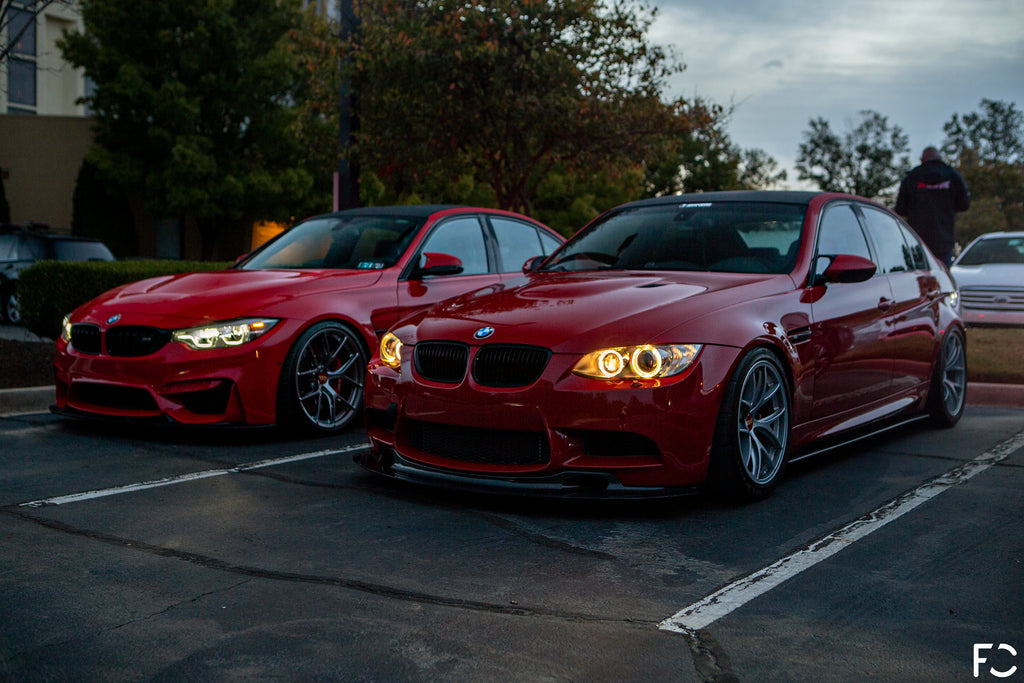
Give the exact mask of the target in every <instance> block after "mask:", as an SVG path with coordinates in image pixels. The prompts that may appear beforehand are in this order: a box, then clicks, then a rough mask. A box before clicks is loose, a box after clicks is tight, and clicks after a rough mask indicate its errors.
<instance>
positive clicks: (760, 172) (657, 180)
mask: <svg viewBox="0 0 1024 683" xmlns="http://www.w3.org/2000/svg"><path fill="white" fill-rule="evenodd" d="M691 109H692V111H694V112H700V113H701V116H700V120H701V121H703V122H704V125H700V126H694V127H693V128H692V129H690V130H689V131H687V132H685V133H683V134H681V135H677V136H675V137H673V138H671V139H669V140H666V142H665V144H664V145H663V146H662V147H661V149H660V150H658V151H657V152H656V153H655V154H654V155H653V157H652V158H651V159H650V160H649V161H648V164H647V167H646V184H647V192H648V194H650V195H667V194H678V193H681V192H712V191H715V190H754V189H768V188H771V187H774V186H775V185H777V184H778V183H780V182H782V181H784V180H785V179H786V172H785V171H784V170H783V171H780V170H778V162H776V161H775V159H773V158H772V157H771V156H769V155H768V153H767V152H765V151H764V150H761V149H749V150H742V149H740V147H739V146H738V145H736V144H734V143H733V142H732V140H730V138H729V134H728V132H727V131H726V127H727V124H728V121H729V119H730V117H731V116H732V109H731V108H728V109H727V108H724V107H722V106H720V105H716V104H712V103H709V102H705V101H702V100H697V101H695V102H694V103H692V105H691Z"/></svg>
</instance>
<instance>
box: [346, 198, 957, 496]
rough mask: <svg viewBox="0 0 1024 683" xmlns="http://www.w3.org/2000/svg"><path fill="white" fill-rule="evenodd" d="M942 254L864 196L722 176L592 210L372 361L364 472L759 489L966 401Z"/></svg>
mask: <svg viewBox="0 0 1024 683" xmlns="http://www.w3.org/2000/svg"><path fill="white" fill-rule="evenodd" d="M965 344H966V343H965V336H964V329H963V324H962V321H961V318H960V311H959V303H958V300H957V290H956V287H955V286H954V284H953V282H952V280H951V279H950V276H949V274H948V273H947V271H946V269H945V268H944V267H943V266H942V265H941V264H940V263H939V262H938V261H937V260H936V259H935V258H934V256H933V255H932V254H931V253H929V251H928V249H927V248H926V247H925V246H924V244H923V243H922V242H921V241H920V239H919V238H918V237H917V235H915V234H914V232H913V231H912V230H911V229H910V228H909V227H908V226H907V225H906V224H905V223H904V222H903V221H902V220H901V219H900V218H899V217H898V216H896V215H895V214H893V213H892V212H890V211H888V210H887V209H885V208H884V207H882V206H879V205H877V204H875V203H873V202H870V201H868V200H866V199H862V198H859V197H854V196H850V195H842V194H826V193H812V192H725V193H707V194H698V195H686V196H674V197H662V198H658V199H652V200H646V201H641V202H636V203H632V204H627V205H624V206H621V207H619V208H617V209H613V210H612V211H609V212H607V213H606V214H604V215H602V216H600V217H598V218H597V219H596V220H594V221H593V222H592V223H591V224H589V225H588V226H587V227H585V228H584V229H583V230H581V231H580V232H579V233H577V234H576V235H575V236H574V237H573V238H572V239H570V240H569V241H568V242H567V243H566V244H565V245H564V246H562V247H561V248H560V249H559V250H558V251H556V252H555V253H554V254H552V255H550V256H548V257H547V258H546V259H545V260H544V261H543V262H542V263H540V264H539V265H538V266H537V267H535V268H534V269H533V270H532V271H530V272H528V273H527V274H526V275H525V276H524V277H522V278H519V279H517V280H512V281H507V282H502V283H499V284H496V285H494V286H492V287H489V288H487V289H484V290H477V291H475V292H473V293H470V294H466V295H463V296H461V297H457V298H455V299H452V300H450V301H447V302H445V303H443V304H442V305H440V306H438V307H436V308H434V309H433V310H431V311H429V312H426V311H425V312H422V313H418V314H416V315H413V316H412V317H410V318H408V319H405V320H404V321H402V322H401V323H399V324H398V325H397V326H396V327H394V328H393V329H392V330H391V331H390V332H389V333H388V334H387V335H385V336H384V337H383V338H382V340H381V344H380V346H379V349H378V351H377V353H376V355H375V356H374V358H373V359H372V361H371V362H370V367H369V376H368V381H367V392H366V423H367V431H368V435H369V437H370V441H371V444H372V450H371V451H369V452H367V453H366V454H364V455H361V456H359V461H360V463H361V464H362V465H363V466H365V467H367V468H368V469H370V470H373V471H376V472H379V473H381V474H384V475H387V476H390V477H393V478H396V479H402V480H408V481H414V482H421V483H428V484H435V485H440V486H447V487H453V488H464V489H482V490H489V491H504V492H518V493H529V494H538V495H567V496H587V497H600V496H613V495H617V496H624V497H638V496H663V495H674V494H679V493H682V492H686V491H690V490H693V489H694V488H695V487H707V488H708V489H711V490H715V491H721V492H726V493H728V494H729V495H732V496H735V497H738V498H748V499H750V498H755V499H756V498H760V497H764V496H766V495H768V494H769V493H770V492H771V491H772V490H773V489H774V488H775V487H776V485H777V484H778V482H779V479H780V478H781V477H782V475H783V471H784V469H785V467H786V464H787V462H789V461H792V460H793V459H796V458H801V457H805V456H807V455H810V454H812V453H814V452H816V451H820V450H822V449H826V448H830V447H833V446H835V445H837V444H838V443H842V442H844V441H848V440H850V439H853V438H858V437H862V436H864V435H865V434H868V433H873V432H874V431H877V430H880V429H885V428H891V427H893V426H894V425H898V424H902V423H904V422H905V421H907V420H916V419H918V418H920V417H930V418H931V419H932V420H934V421H935V422H936V423H938V424H940V425H944V426H952V425H954V424H955V423H956V422H957V421H958V419H959V418H960V416H961V414H962V413H963V409H964V399H965V394H966V378H967V368H966V355H965V351H966V346H965Z"/></svg>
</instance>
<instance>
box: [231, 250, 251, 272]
mask: <svg viewBox="0 0 1024 683" xmlns="http://www.w3.org/2000/svg"><path fill="white" fill-rule="evenodd" d="M247 258H249V254H248V253H245V254H242V255H241V256H239V257H238V258H236V259H235V262H234V263H232V264H231V267H232V268H234V267H235V266H237V265H238V264H239V263H241V262H242V261H244V260H245V259H247Z"/></svg>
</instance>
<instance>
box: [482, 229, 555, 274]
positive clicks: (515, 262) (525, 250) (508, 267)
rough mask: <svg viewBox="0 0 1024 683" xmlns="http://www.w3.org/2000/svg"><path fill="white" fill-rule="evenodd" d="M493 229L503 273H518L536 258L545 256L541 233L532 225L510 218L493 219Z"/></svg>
mask: <svg viewBox="0 0 1024 683" xmlns="http://www.w3.org/2000/svg"><path fill="white" fill-rule="evenodd" d="M491 227H493V228H494V236H495V237H496V238H497V240H498V253H499V254H501V272H503V273H513V272H518V271H519V270H521V269H522V267H523V264H524V263H526V262H527V261H528V260H530V259H532V258H533V257H534V256H543V255H544V247H543V246H541V243H540V236H539V234H538V232H539V231H538V230H537V229H536V228H535V227H533V226H532V225H529V224H527V223H523V222H521V221H515V220H510V219H508V218H491Z"/></svg>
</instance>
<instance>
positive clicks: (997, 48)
mask: <svg viewBox="0 0 1024 683" xmlns="http://www.w3.org/2000/svg"><path fill="white" fill-rule="evenodd" d="M649 2H651V3H652V5H653V6H655V7H657V8H658V12H659V13H658V18H657V21H656V22H655V24H654V25H653V26H652V27H651V32H650V36H649V37H650V38H651V40H652V41H653V42H655V43H658V44H660V45H665V46H671V47H672V48H673V49H674V50H675V54H676V58H677V59H678V60H679V61H681V62H683V63H684V64H685V65H686V70H685V71H684V72H683V73H682V74H680V75H679V76H677V77H675V79H674V80H673V81H672V84H671V92H670V93H669V94H671V95H673V96H680V95H681V96H685V97H694V96H700V97H704V98H707V99H710V100H712V101H714V102H717V103H719V104H723V105H728V104H730V103H733V104H735V105H736V110H735V114H734V115H733V118H732V120H731V123H730V124H729V128H728V130H729V134H730V137H731V138H732V139H733V141H734V142H735V143H736V144H738V145H739V146H740V147H742V148H744V149H746V148H752V147H759V148H761V149H763V150H765V151H766V152H768V154H770V155H771V156H772V157H774V158H775V160H776V161H778V162H779V164H780V166H782V167H783V168H785V169H787V171H788V172H789V180H788V181H787V183H786V185H787V186H788V187H790V188H794V189H796V188H803V187H807V185H806V184H805V183H800V182H799V181H798V180H797V176H796V171H795V170H794V169H793V163H794V160H795V158H796V155H797V151H798V146H799V144H800V142H801V140H802V136H803V132H804V131H806V130H807V129H808V127H809V126H808V121H809V120H810V119H812V118H815V117H819V116H820V117H824V118H825V119H827V120H828V121H829V123H830V124H831V126H832V130H833V131H835V132H837V133H839V134H844V133H846V132H847V131H849V130H850V129H851V128H852V127H853V126H854V125H856V123H857V122H859V120H860V117H859V112H860V111H861V110H863V109H872V110H875V111H877V112H879V113H881V114H883V115H884V116H887V117H888V118H889V122H890V123H891V124H895V125H898V126H899V127H900V128H902V129H903V132H904V133H906V134H907V135H908V136H909V138H910V147H911V150H910V156H911V160H912V161H914V162H916V161H917V160H918V158H919V157H920V154H921V149H923V148H924V147H925V146H927V145H936V146H938V145H941V144H942V140H943V137H944V135H943V132H942V125H943V124H944V123H945V122H946V121H948V120H949V119H950V117H951V116H952V115H953V114H954V113H956V114H967V113H970V112H973V111H977V110H978V109H979V103H980V102H981V100H982V98H987V99H991V100H1002V101H1006V102H1014V103H1016V105H1017V108H1018V109H1024V0H898V1H893V0H774V1H772V0H762V1H758V0H717V1H716V0H649Z"/></svg>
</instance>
